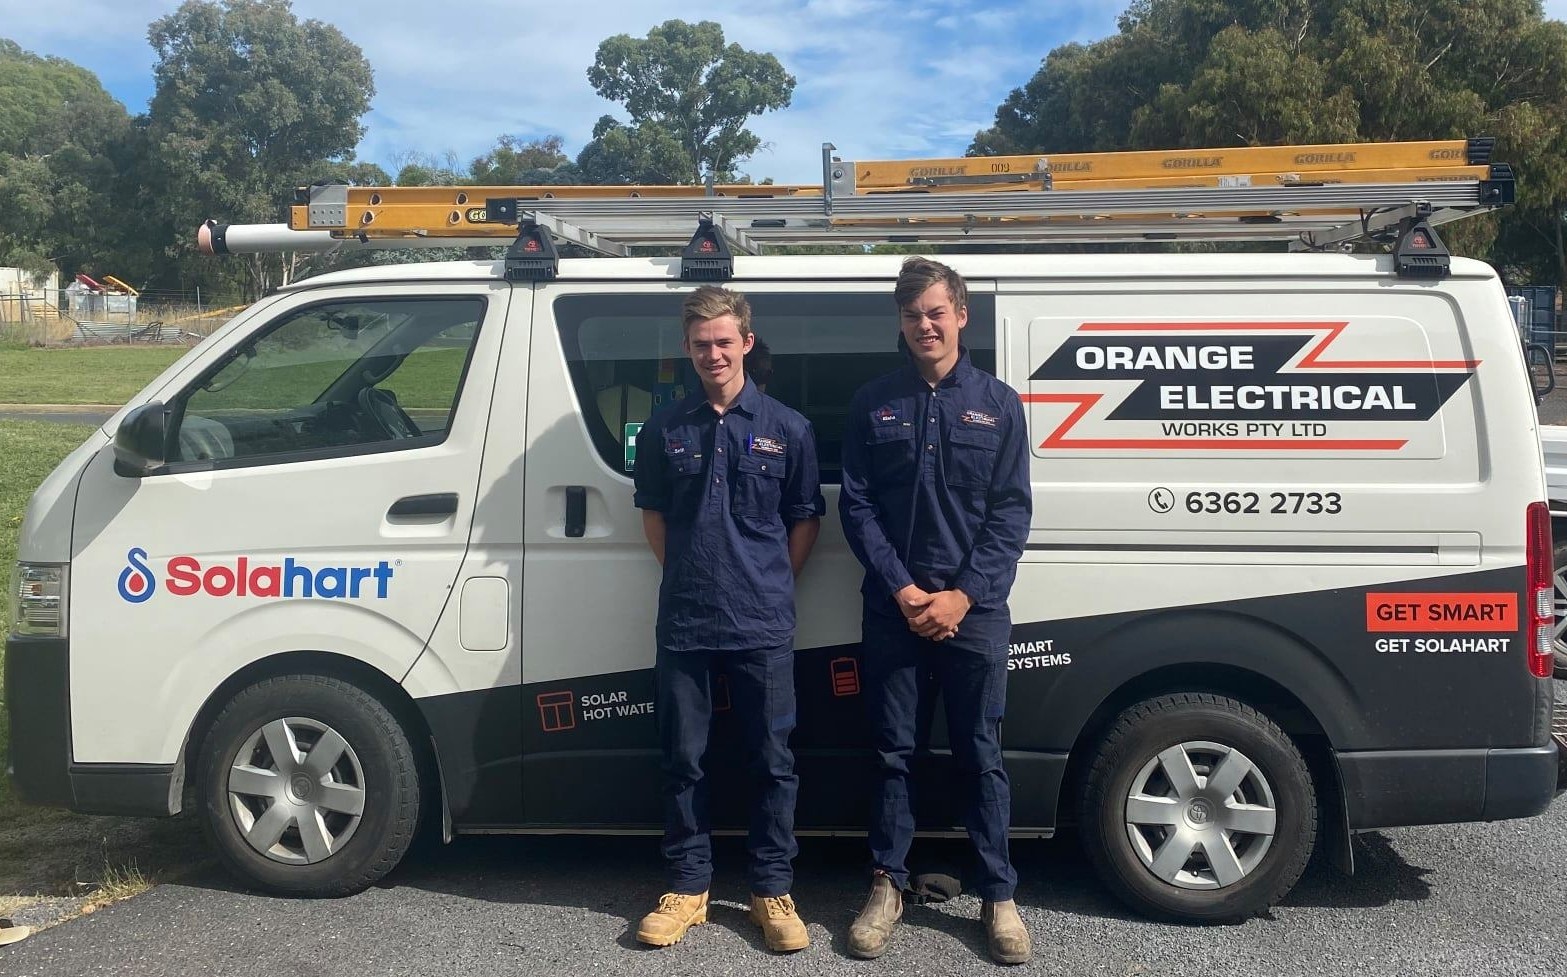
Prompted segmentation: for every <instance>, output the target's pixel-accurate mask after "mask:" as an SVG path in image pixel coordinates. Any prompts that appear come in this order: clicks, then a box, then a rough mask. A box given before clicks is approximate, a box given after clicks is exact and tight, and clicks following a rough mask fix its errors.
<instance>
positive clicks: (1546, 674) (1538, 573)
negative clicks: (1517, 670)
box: [1525, 502, 1556, 678]
mask: <svg viewBox="0 0 1567 977" xmlns="http://www.w3.org/2000/svg"><path fill="white" fill-rule="evenodd" d="M1525 520H1526V527H1527V528H1526V531H1527V533H1528V540H1529V541H1528V557H1529V589H1528V590H1527V591H1526V593H1525V600H1526V602H1527V604H1528V606H1529V631H1528V635H1529V637H1530V639H1531V640H1530V642H1529V672H1530V673H1531V674H1533V675H1535V676H1537V677H1539V678H1550V677H1551V665H1552V655H1551V641H1552V638H1553V637H1554V631H1555V626H1556V582H1555V568H1554V567H1552V565H1551V510H1550V507H1549V506H1548V505H1546V504H1545V503H1544V502H1531V503H1529V511H1528V515H1527V516H1526V517H1525Z"/></svg>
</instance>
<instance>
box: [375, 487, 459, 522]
mask: <svg viewBox="0 0 1567 977" xmlns="http://www.w3.org/2000/svg"><path fill="white" fill-rule="evenodd" d="M386 514H387V515H388V516H454V515H456V514H457V493H456V492H437V493H435V494H433V495H408V496H404V497H403V498H401V499H398V500H397V501H396V502H393V503H392V507H391V508H390V509H388V510H386Z"/></svg>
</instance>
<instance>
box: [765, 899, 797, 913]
mask: <svg viewBox="0 0 1567 977" xmlns="http://www.w3.org/2000/svg"><path fill="white" fill-rule="evenodd" d="M762 905H764V906H766V907H767V918H768V919H787V918H788V917H790V916H793V915H794V900H793V899H792V898H790V897H789V896H763V897H762Z"/></svg>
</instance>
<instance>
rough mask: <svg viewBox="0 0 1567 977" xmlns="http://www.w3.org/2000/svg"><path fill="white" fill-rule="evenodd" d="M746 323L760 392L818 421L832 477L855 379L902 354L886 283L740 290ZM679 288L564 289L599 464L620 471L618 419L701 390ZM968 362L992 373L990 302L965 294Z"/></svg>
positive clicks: (567, 335) (567, 341) (572, 361)
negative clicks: (849, 289) (834, 289)
mask: <svg viewBox="0 0 1567 977" xmlns="http://www.w3.org/2000/svg"><path fill="white" fill-rule="evenodd" d="M742 290H743V291H745V293H746V297H747V298H748V299H749V300H750V302H751V329H752V331H753V332H755V333H756V336H757V338H758V339H760V340H763V341H765V342H766V343H767V345H768V347H769V349H770V350H771V352H772V359H773V374H772V378H771V380H770V381H769V382H768V384H767V387H766V392H767V393H768V394H769V395H770V396H772V397H775V398H777V399H778V400H781V401H783V402H784V403H785V404H788V405H789V406H790V407H793V408H794V409H795V410H797V411H799V412H800V413H802V414H804V415H805V416H806V418H807V419H809V420H810V422H811V424H812V425H813V426H814V427H815V428H816V449H817V453H818V455H819V456H820V459H819V460H820V463H821V473H822V481H823V482H827V483H832V484H835V483H837V481H838V479H839V464H840V457H841V452H842V448H843V443H842V437H843V422H844V416H845V413H846V409H847V407H848V403H849V398H850V397H852V396H853V395H854V391H855V390H857V389H859V386H860V385H861V384H862V383H864V382H866V381H867V380H870V379H872V378H874V377H878V376H880V375H882V374H883V373H889V372H891V371H893V370H895V369H897V368H898V367H899V366H901V365H902V364H903V363H904V358H903V354H902V353H900V352H899V351H898V345H897V344H898V317H897V310H896V309H895V308H894V306H893V302H892V286H891V284H890V283H889V284H888V285H887V286H886V287H885V288H884V289H881V290H878V291H876V292H874V293H857V294H856V293H839V294H831V293H818V294H805V293H798V292H795V293H779V292H760V291H752V290H750V289H742ZM683 298H684V295H680V294H676V295H662V294H660V295H567V296H562V297H560V298H558V299H556V300H555V321H556V323H557V325H558V326H559V329H560V336H561V344H562V346H563V348H564V350H565V354H566V362H567V365H568V367H569V369H570V371H571V382H572V386H573V387H574V388H575V390H576V394H577V402H578V405H579V406H580V408H581V411H582V416H583V419H584V420H585V421H586V423H587V427H588V432H589V435H590V437H591V438H592V440H593V445H594V447H595V448H596V449H597V450H598V453H599V455H600V457H602V458H603V459H604V463H605V464H607V465H609V466H610V467H611V468H613V469H615V470H616V471H620V472H625V471H627V462H626V459H627V455H626V449H625V442H626V433H627V426H628V425H631V429H632V430H635V426H636V425H638V424H640V423H641V422H643V421H645V420H647V418H648V416H649V415H650V414H651V413H652V412H653V410H654V409H655V408H657V407H658V406H660V405H661V404H663V403H665V402H666V401H669V400H678V399H680V398H683V397H685V396H686V395H687V394H689V393H692V392H694V391H697V390H699V389H700V382H699V381H698V380H697V378H696V376H695V374H694V373H693V372H692V370H691V362H690V360H689V359H688V358H687V357H686V354H685V351H684V350H683V349H682V348H681V343H680V339H681V336H680V303H681V301H682V299H683ZM963 344H964V345H965V346H967V347H968V350H969V354H970V356H971V358H972V359H973V362H974V365H975V366H977V367H979V368H980V369H982V370H984V371H986V372H987V373H992V374H993V373H995V371H996V303H995V298H994V297H993V296H990V295H970V296H969V322H968V327H967V328H966V329H964V330H963Z"/></svg>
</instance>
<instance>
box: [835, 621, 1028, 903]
mask: <svg viewBox="0 0 1567 977" xmlns="http://www.w3.org/2000/svg"><path fill="white" fill-rule="evenodd" d="M879 610H880V608H874V609H873V608H872V607H869V606H867V607H866V609H865V616H864V643H863V652H862V655H861V660H862V662H863V664H864V666H865V678H866V694H867V706H868V708H869V709H870V719H871V734H872V736H873V737H874V743H875V748H876V754H877V760H878V765H879V771H878V773H879V776H878V785H877V793H876V799H875V811H874V813H873V814H872V817H871V826H870V842H871V857H872V859H873V861H874V863H875V864H874V867H875V868H876V869H877V870H878V871H882V872H885V873H886V874H887V875H889V876H891V877H892V881H893V882H894V884H896V885H897V886H898V887H899V888H900V889H907V888H908V887H909V870H908V865H907V862H908V856H909V847H910V845H911V844H913V841H914V827H915V823H914V803H913V794H914V784H913V777H912V773H911V770H912V765H913V759H914V754H915V750H916V748H920V749H923V748H925V746H926V745H927V744H926V743H925V742H923V739H924V738H925V736H926V735H927V734H928V728H927V727H928V721H922V720H921V717H927V719H928V717H929V716H930V715H931V714H932V711H933V707H934V701H933V700H934V698H935V697H936V696H937V695H938V694H939V696H940V698H941V701H942V703H943V704H944V706H945V710H946V718H947V736H948V740H949V741H950V745H951V748H952V759H953V766H954V767H955V771H954V772H955V774H956V776H957V778H958V780H957V784H958V790H959V791H960V792H961V795H960V803H961V804H962V808H963V827H964V828H965V829H966V830H967V831H968V836H969V839H970V840H971V841H973V843H974V850H975V854H976V855H977V859H976V864H975V869H974V875H973V878H971V879H970V883H971V884H972V885H973V887H974V889H975V891H977V893H978V895H979V897H980V898H981V899H985V900H988V901H1002V900H1006V899H1011V898H1012V893H1013V891H1014V890H1015V889H1016V888H1017V873H1016V872H1015V871H1013V869H1012V862H1011V859H1010V857H1009V855H1008V853H1007V829H1008V827H1009V826H1010V823H1011V818H1012V790H1011V786H1010V785H1009V783H1008V781H1007V774H1006V770H1004V769H1003V768H1002V765H1001V714H1002V712H1003V710H1004V709H1005V708H1006V698H1007V640H1008V637H1009V636H1010V634H1011V630H1012V629H1011V621H1010V616H1009V615H1008V613H1007V611H1006V609H1005V608H1003V609H1001V610H1000V611H984V612H981V611H971V612H970V613H969V615H968V616H967V617H965V618H964V619H963V621H962V623H961V624H959V625H958V633H957V635H956V636H954V637H951V638H948V639H946V640H945V641H929V640H927V639H925V638H921V637H919V636H918V635H916V634H915V633H914V632H912V631H910V630H909V626H908V622H907V621H906V620H905V619H904V618H903V616H902V615H901V614H900V613H898V611H897V609H896V608H895V607H892V606H890V605H889V607H888V608H887V610H888V611H890V616H889V614H888V613H878V611H879Z"/></svg>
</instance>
